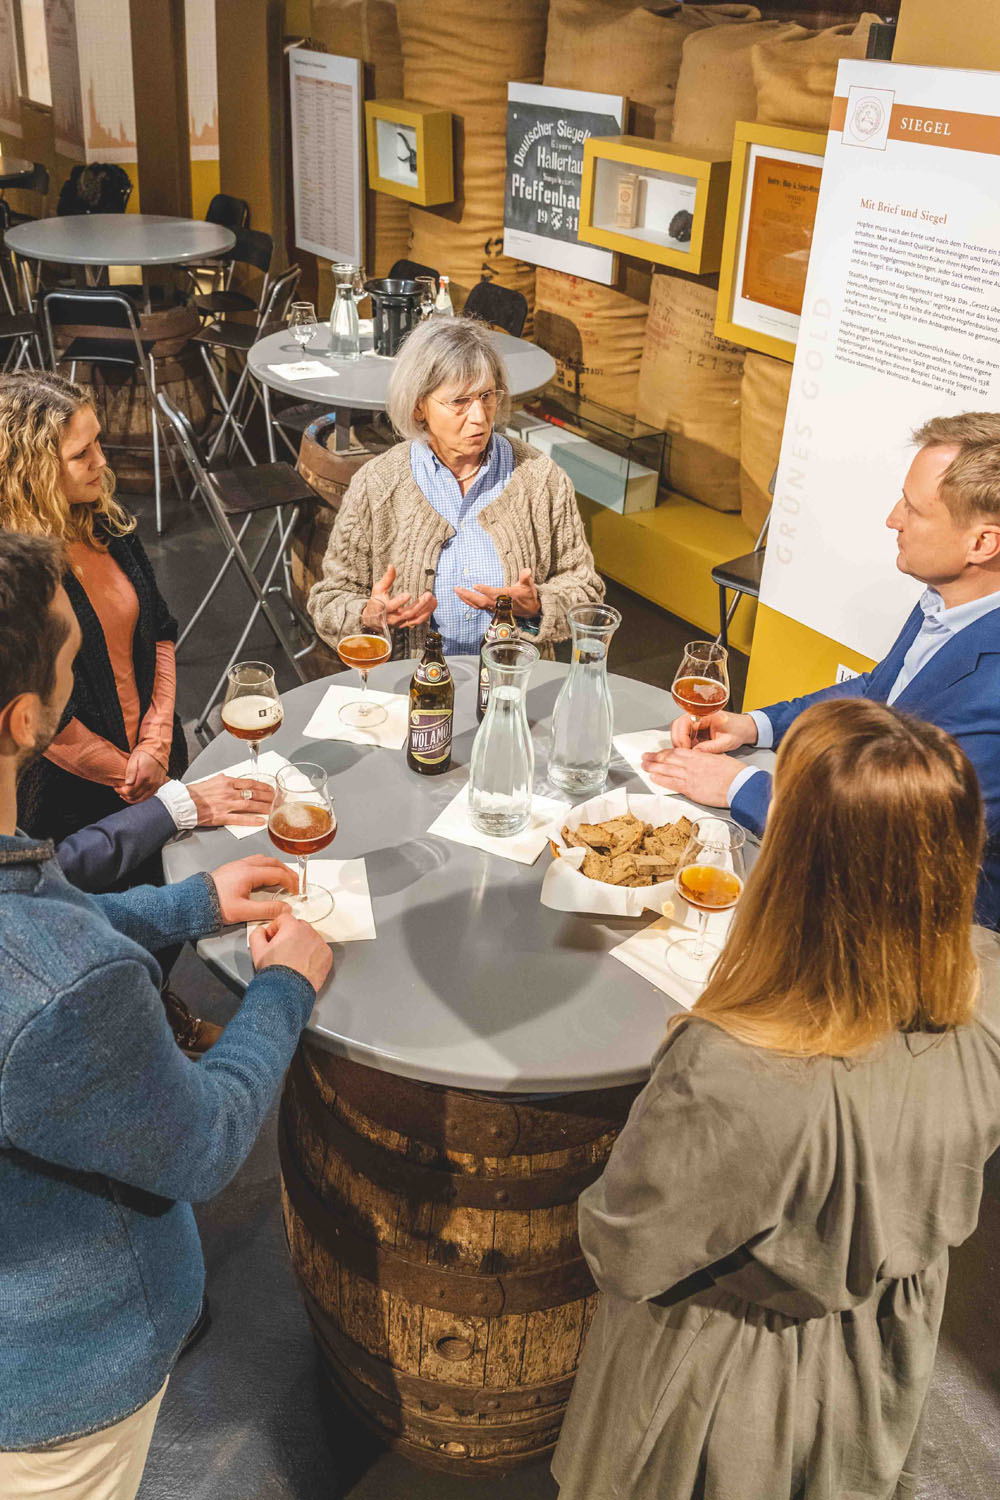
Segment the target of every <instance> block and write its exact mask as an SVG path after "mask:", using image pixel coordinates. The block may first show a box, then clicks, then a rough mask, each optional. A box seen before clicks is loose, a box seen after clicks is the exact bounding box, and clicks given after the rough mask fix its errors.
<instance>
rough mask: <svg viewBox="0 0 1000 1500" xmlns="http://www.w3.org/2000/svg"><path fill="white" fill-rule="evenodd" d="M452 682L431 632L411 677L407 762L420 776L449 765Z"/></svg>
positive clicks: (435, 634) (438, 772)
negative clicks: (421, 658) (421, 657)
mask: <svg viewBox="0 0 1000 1500" xmlns="http://www.w3.org/2000/svg"><path fill="white" fill-rule="evenodd" d="M454 714H455V683H454V681H453V680H452V675H451V671H450V670H449V667H448V663H447V662H446V661H445V659H444V652H443V651H442V649H441V636H440V635H439V633H438V632H437V631H436V630H432V631H430V633H429V634H428V636H427V644H426V646H425V648H424V655H423V660H422V661H420V662H418V664H417V669H416V671H415V672H414V674H413V676H412V677H411V678H410V732H409V738H408V741H407V746H406V764H407V765H408V766H409V767H410V769H411V770H413V771H419V773H420V775H421V776H440V775H441V774H442V772H444V771H447V769H448V767H449V766H450V765H451V726H452V721H453V719H454Z"/></svg>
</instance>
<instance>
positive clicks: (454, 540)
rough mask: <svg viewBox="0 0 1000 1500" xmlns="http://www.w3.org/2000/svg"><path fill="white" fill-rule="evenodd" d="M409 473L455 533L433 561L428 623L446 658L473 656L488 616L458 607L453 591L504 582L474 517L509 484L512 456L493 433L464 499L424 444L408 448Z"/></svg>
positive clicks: (505, 443) (493, 549)
mask: <svg viewBox="0 0 1000 1500" xmlns="http://www.w3.org/2000/svg"><path fill="white" fill-rule="evenodd" d="M410 469H411V470H412V473H413V477H414V479H415V480H416V482H417V485H418V486H419V488H420V491H421V493H422V494H423V496H424V498H425V499H426V500H427V501H428V503H429V504H430V505H433V507H434V509H435V510H436V511H437V513H438V515H439V516H443V517H444V519H445V520H446V521H447V522H448V523H449V524H450V525H451V526H453V527H454V529H455V535H454V536H452V537H449V538H448V540H447V541H446V542H445V543H444V544H443V546H442V548H441V552H440V555H439V557H438V562H437V572H436V573H435V575H434V596H435V598H436V599H437V608H436V609H435V611H434V617H433V620H432V622H431V623H432V625H433V627H434V629H435V630H440V632H441V634H442V636H443V638H444V650H445V654H446V655H451V656H456V655H475V654H476V653H477V652H478V651H479V645H480V642H481V641H482V638H483V633H484V631H485V630H486V627H487V625H488V624H489V623H490V620H491V619H492V618H493V611H492V610H489V609H472V608H470V606H469V605H467V604H463V602H462V600H461V599H460V598H459V597H458V595H457V594H456V593H455V589H456V588H460V589H469V588H475V586H476V584H478V583H485V584H487V585H488V586H489V587H490V588H496V589H499V588H503V585H504V583H505V581H506V580H505V578H504V571H503V564H502V563H501V561H500V555H499V553H498V552H497V549H496V546H495V545H494V542H493V538H492V537H491V536H490V534H489V532H488V531H487V530H486V528H485V527H484V526H481V525H480V524H479V513H480V511H482V510H484V509H485V507H486V506H487V505H489V504H490V502H491V501H493V500H495V499H496V498H497V496H498V495H499V494H500V491H501V490H502V489H503V488H504V487H505V486H506V485H507V484H508V483H509V481H510V477H511V475H512V474H513V472H514V450H513V448H512V447H511V445H510V443H509V442H508V441H507V439H506V438H505V437H503V436H501V434H500V433H498V432H495V433H494V434H493V436H492V437H491V438H490V441H489V446H488V448H487V451H486V462H485V463H484V464H483V467H482V469H481V470H480V472H479V474H478V475H477V476H476V479H475V480H474V482H473V483H472V485H471V486H470V487H469V490H468V493H467V494H465V495H463V494H462V488H461V485H460V484H459V482H458V480H457V479H456V478H455V476H454V474H453V473H452V472H451V470H450V469H449V468H448V467H447V466H446V465H445V464H443V463H442V462H441V460H440V459H439V458H438V456H437V454H436V453H435V452H434V450H433V449H432V448H431V447H429V446H428V444H427V443H411V444H410Z"/></svg>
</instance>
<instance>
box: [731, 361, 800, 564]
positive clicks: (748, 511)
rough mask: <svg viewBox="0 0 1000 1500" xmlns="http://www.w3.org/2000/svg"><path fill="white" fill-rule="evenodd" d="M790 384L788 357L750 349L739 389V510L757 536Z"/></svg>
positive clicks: (768, 504) (767, 505)
mask: <svg viewBox="0 0 1000 1500" xmlns="http://www.w3.org/2000/svg"><path fill="white" fill-rule="evenodd" d="M791 384H792V367H791V365H790V364H789V363H788V362H787V360H784V359H772V358H771V356H770V355H769V354H757V353H755V352H754V351H753V350H749V351H748V352H747V357H746V363H745V364H744V366H743V383H742V387H741V390H740V511H741V513H742V516H743V520H744V522H745V523H746V526H747V529H748V530H749V531H752V532H753V534H754V536H755V537H756V536H757V535H758V533H759V531H760V528H761V527H762V526H763V524H764V521H765V519H766V517H767V513H768V511H769V510H770V508H771V494H770V490H769V489H768V486H769V484H770V483H771V477H772V475H773V474H774V471H775V469H776V468H777V467H778V458H779V456H780V453H781V435H782V433H783V431H784V427H785V408H786V407H787V405H788V392H789V390H790V389H791Z"/></svg>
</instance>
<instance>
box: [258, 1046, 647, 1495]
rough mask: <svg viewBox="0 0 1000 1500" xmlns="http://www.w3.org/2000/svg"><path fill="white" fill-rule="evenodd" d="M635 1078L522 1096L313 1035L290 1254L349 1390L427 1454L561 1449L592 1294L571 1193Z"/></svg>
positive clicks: (514, 1457) (294, 1096)
mask: <svg viewBox="0 0 1000 1500" xmlns="http://www.w3.org/2000/svg"><path fill="white" fill-rule="evenodd" d="M636 1092H637V1089H634V1088H633V1089H611V1090H607V1091H605V1092H595V1093H591V1094H586V1095H576V1096H573V1095H570V1096H566V1097H564V1098H559V1097H556V1098H545V1099H538V1100H530V1101H514V1100H510V1099H506V1098H504V1097H503V1096H501V1095H490V1094H479V1093H473V1092H471V1091H464V1090H457V1089H445V1088H440V1087H437V1086H434V1085H430V1084H421V1083H417V1082H414V1081H412V1080H409V1079H403V1078H398V1077H396V1076H394V1075H390V1074H385V1073H380V1072H376V1071H374V1070H372V1069H369V1068H364V1067H360V1066H359V1065H358V1064H356V1063H350V1062H347V1061H345V1060H344V1059H341V1058H336V1057H333V1056H332V1055H331V1054H329V1053H326V1052H324V1051H322V1050H321V1049H318V1048H316V1047H313V1046H311V1045H310V1044H309V1043H308V1042H304V1043H303V1044H302V1045H301V1046H300V1048H299V1052H298V1053H297V1055H296V1058H295V1061H294V1062H293V1064H292V1067H291V1069H290V1070H289V1073H288V1077H287V1079H286V1084H285V1091H284V1095H283V1098H282V1107H281V1118H280V1123H279V1153H280V1158H281V1170H282V1200H283V1208H284V1216H285V1230H286V1234H287V1238H288V1245H289V1251H290V1254H291V1258H292V1264H293V1266H294V1269H295V1271H296V1274H297V1276H298V1278H299V1282H300V1286H301V1290H302V1295H303V1300H304V1303H305V1306H306V1311H307V1313H308V1316H309V1320H310V1324H311V1327H312V1330H313V1334H314V1336H315V1338H316V1342H317V1345H318V1348H319V1351H320V1355H321V1358H322V1361H323V1366H324V1370H325V1372H326V1374H327V1377H328V1378H329V1380H330V1383H331V1386H332V1388H333V1389H334V1390H335V1391H336V1393H337V1397H338V1399H339V1400H340V1401H341V1403H343V1404H346V1405H347V1407H348V1408H349V1409H350V1410H351V1411H353V1412H356V1413H357V1414H359V1415H361V1416H363V1417H364V1420H365V1421H366V1423H367V1424H368V1425H369V1426H370V1427H371V1428H373V1430H374V1431H375V1432H376V1433H377V1434H378V1435H379V1437H380V1438H381V1439H382V1440H383V1441H384V1442H386V1443H388V1444H390V1445H391V1446H392V1447H394V1448H396V1449H398V1451H400V1452H402V1453H405V1454H406V1456H407V1457H408V1458H411V1459H412V1460H413V1461H414V1462H416V1463H419V1464H421V1465H423V1466H424V1467H428V1468H433V1469H438V1470H445V1471H447V1472H450V1473H456V1474H466V1475H470V1474H482V1475H484V1476H485V1475H490V1476H492V1475H496V1474H498V1473H503V1472H504V1471H506V1470H507V1469H511V1468H514V1467H518V1466H520V1465H523V1464H529V1463H533V1462H536V1461H537V1460H538V1459H540V1458H543V1457H544V1456H545V1455H546V1454H548V1453H549V1452H551V1450H552V1448H553V1447H554V1445H555V1442H556V1439H557V1437H558V1434H559V1428H560V1425H561V1423H562V1418H563V1414H564V1412H565V1408H566V1403H567V1401H568V1399H569V1393H570V1390H571V1388H572V1383H573V1377H574V1374H575V1372H576V1367H577V1363H578V1361H579V1358H580V1354H581V1353H582V1349H583V1343H584V1340H585V1338H586V1334H587V1329H588V1328H589V1326H590V1321H591V1318H592V1316H593V1313H594V1310H595V1308H596V1301H597V1298H596V1290H595V1288H594V1284H593V1281H592V1280H591V1277H590V1273H589V1270H588V1268H587V1265H586V1262H585V1261H584V1259H583V1256H582V1253H581V1251H580V1247H579V1242H578V1240H577V1238H576V1199H577V1196H578V1194H579V1193H580V1192H581V1191H582V1189H583V1188H584V1187H585V1186H586V1185H587V1184H588V1183H589V1182H592V1181H593V1180H594V1179H595V1178H596V1177H597V1176H598V1175H599V1174H600V1172H601V1170H602V1168H603V1165H604V1163H605V1161H606V1160H607V1157H608V1155H609V1153H610V1150H611V1147H612V1145H613V1143H614V1140H615V1137H616V1135H617V1133H618V1131H619V1130H620V1128H621V1126H622V1124H623V1123H624V1119H625V1116H626V1114H627V1111H628V1108H629V1105H630V1104H631V1101H632V1099H633V1098H634V1097H635V1094H636Z"/></svg>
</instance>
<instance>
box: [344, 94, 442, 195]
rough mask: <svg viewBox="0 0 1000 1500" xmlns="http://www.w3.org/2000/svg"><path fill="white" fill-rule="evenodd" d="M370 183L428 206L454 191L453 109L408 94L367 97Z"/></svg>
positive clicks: (366, 113)
mask: <svg viewBox="0 0 1000 1500" xmlns="http://www.w3.org/2000/svg"><path fill="white" fill-rule="evenodd" d="M365 135H366V137H367V141H368V183H369V186H370V187H372V188H374V189H375V191H376V192H377V193H391V194H392V196H393V197H394V198H404V199H405V200H406V202H407V203H418V204H420V205H421V206H422V207H424V208H427V207H429V206H430V205H432V204H441V203H451V202H452V201H453V200H454V197H455V170H454V159H453V152H452V125H451V113H450V112H449V111H448V110H446V109H436V108H434V106H433V105H430V104H415V103H413V102H412V101H410V100H407V99H368V100H366V101H365Z"/></svg>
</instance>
